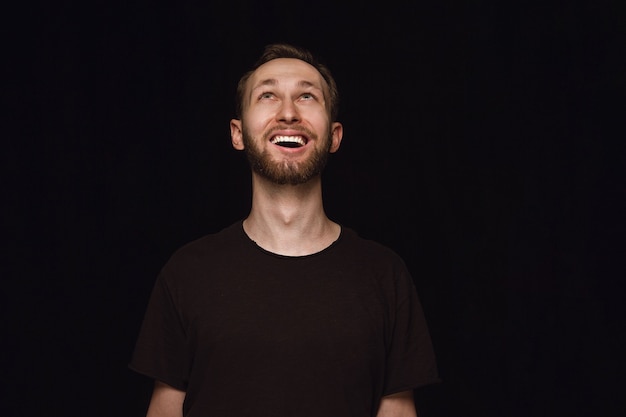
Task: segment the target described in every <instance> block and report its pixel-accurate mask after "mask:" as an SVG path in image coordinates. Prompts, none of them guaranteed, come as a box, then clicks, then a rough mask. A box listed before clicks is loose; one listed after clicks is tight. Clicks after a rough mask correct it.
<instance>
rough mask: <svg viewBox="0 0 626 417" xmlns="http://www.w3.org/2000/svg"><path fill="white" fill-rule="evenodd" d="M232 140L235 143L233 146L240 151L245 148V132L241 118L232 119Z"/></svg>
mask: <svg viewBox="0 0 626 417" xmlns="http://www.w3.org/2000/svg"><path fill="white" fill-rule="evenodd" d="M230 141H231V143H232V144H233V148H235V149H237V150H238V151H242V150H243V148H244V146H243V132H242V129H241V120H239V119H231V121H230Z"/></svg>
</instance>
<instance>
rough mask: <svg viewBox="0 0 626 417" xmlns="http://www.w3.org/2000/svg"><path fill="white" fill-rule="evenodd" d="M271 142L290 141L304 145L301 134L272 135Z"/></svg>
mask: <svg viewBox="0 0 626 417" xmlns="http://www.w3.org/2000/svg"><path fill="white" fill-rule="evenodd" d="M271 142H272V143H279V142H290V143H298V144H300V145H303V146H304V145H305V143H304V139H302V136H274V137H273V138H272V140H271Z"/></svg>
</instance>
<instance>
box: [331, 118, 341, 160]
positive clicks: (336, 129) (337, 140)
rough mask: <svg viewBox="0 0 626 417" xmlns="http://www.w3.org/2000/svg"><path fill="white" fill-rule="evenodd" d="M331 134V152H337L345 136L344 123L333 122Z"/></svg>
mask: <svg viewBox="0 0 626 417" xmlns="http://www.w3.org/2000/svg"><path fill="white" fill-rule="evenodd" d="M330 135H331V137H330V140H331V144H330V153H335V152H337V151H338V150H339V146H340V145H341V139H342V138H343V125H342V124H341V123H339V122H333V124H332V127H331V131H330Z"/></svg>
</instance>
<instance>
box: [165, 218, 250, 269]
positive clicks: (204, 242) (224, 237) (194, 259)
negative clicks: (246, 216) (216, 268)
mask: <svg viewBox="0 0 626 417" xmlns="http://www.w3.org/2000/svg"><path fill="white" fill-rule="evenodd" d="M247 243H248V242H246V239H245V235H244V233H243V229H242V226H241V221H238V222H235V223H233V224H231V225H229V226H227V227H225V228H223V229H221V230H219V231H217V232H215V233H209V234H206V235H203V236H201V237H199V238H197V239H195V240H192V241H190V242H188V243H186V244H184V245H183V246H181V247H179V248H178V249H176V250H175V251H174V252H173V253H172V255H171V256H170V258H169V259H168V261H167V262H166V264H165V265H164V268H163V269H164V271H172V270H181V269H182V270H189V269H191V270H194V269H198V268H205V267H206V265H207V264H215V265H217V264H219V261H220V260H223V261H224V262H227V261H230V260H231V259H232V258H233V257H235V256H236V253H237V252H238V250H239V249H240V248H241V247H242V246H244V245H245V244H247Z"/></svg>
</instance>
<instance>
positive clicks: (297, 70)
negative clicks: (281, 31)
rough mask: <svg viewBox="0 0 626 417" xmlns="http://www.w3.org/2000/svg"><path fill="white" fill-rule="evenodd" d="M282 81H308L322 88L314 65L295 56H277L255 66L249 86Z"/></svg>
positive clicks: (319, 76)
mask: <svg viewBox="0 0 626 417" xmlns="http://www.w3.org/2000/svg"><path fill="white" fill-rule="evenodd" d="M270 80H271V81H273V82H277V83H278V84H283V83H290V82H293V83H302V82H306V83H310V84H312V85H313V86H314V87H317V88H319V89H322V90H323V89H324V86H325V83H324V78H323V77H322V74H320V73H319V71H318V70H317V69H315V67H314V66H312V65H310V64H308V63H306V62H304V61H301V60H299V59H295V58H277V59H273V60H271V61H268V62H266V63H265V64H263V65H261V66H260V67H259V68H257V69H256V70H255V71H254V72H253V73H252V76H251V77H250V81H249V87H250V88H255V87H257V86H259V85H261V84H264V83H267V82H268V81H270Z"/></svg>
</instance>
